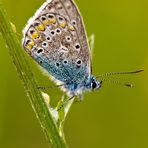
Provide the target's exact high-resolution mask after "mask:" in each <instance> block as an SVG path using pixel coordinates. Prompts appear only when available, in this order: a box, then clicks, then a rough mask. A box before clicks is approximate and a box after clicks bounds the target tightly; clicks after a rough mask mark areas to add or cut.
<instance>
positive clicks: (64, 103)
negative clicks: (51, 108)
mask: <svg viewBox="0 0 148 148" xmlns="http://www.w3.org/2000/svg"><path fill="white" fill-rule="evenodd" d="M74 98H75V96H72V97H70V98H68V99H67V100H65V101H64V102H63V104H62V105H61V106H60V107H59V108H58V109H57V111H59V110H61V109H62V108H63V107H64V105H66V103H67V102H68V101H70V100H72V99H74Z"/></svg>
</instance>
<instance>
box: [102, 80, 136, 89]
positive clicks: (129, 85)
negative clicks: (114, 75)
mask: <svg viewBox="0 0 148 148" xmlns="http://www.w3.org/2000/svg"><path fill="white" fill-rule="evenodd" d="M101 80H102V81H103V82H104V81H107V82H109V83H113V84H118V85H121V86H125V87H129V88H133V87H134V85H133V84H131V83H122V82H120V81H117V80H109V79H101Z"/></svg>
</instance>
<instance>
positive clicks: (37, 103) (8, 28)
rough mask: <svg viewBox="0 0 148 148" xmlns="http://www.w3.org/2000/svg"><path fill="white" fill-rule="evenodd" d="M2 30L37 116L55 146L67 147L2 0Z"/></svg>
mask: <svg viewBox="0 0 148 148" xmlns="http://www.w3.org/2000/svg"><path fill="white" fill-rule="evenodd" d="M0 32H1V34H2V36H3V38H4V40H5V43H6V45H7V48H8V49H9V52H10V54H11V56H12V59H13V62H14V64H15V67H16V69H17V72H18V74H19V76H20V78H21V80H22V82H23V85H24V88H25V91H26V93H27V95H28V97H29V100H30V102H31V105H32V107H33V109H34V111H35V113H36V116H37V118H38V119H39V122H40V124H41V127H42V129H43V131H44V132H45V134H46V136H47V139H48V141H49V142H50V144H51V145H52V147H53V148H66V147H67V146H66V143H65V141H64V139H63V138H62V137H61V136H60V134H59V131H58V127H57V124H56V122H55V121H54V119H53V117H52V114H51V113H50V111H49V109H48V107H47V105H46V103H45V101H44V98H43V97H42V95H41V92H40V91H39V90H38V89H37V83H36V80H35V78H34V76H33V74H32V72H31V69H30V67H29V64H28V62H27V60H26V59H25V53H24V51H23V49H22V46H21V44H20V41H19V40H18V38H17V35H16V33H15V32H14V30H13V28H12V25H11V23H10V22H9V19H8V17H7V14H6V11H5V10H4V8H3V6H2V3H1V2H0Z"/></svg>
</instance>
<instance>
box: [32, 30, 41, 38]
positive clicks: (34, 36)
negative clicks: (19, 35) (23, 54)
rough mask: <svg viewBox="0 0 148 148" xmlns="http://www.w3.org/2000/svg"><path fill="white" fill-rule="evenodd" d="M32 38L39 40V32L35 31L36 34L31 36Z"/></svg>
mask: <svg viewBox="0 0 148 148" xmlns="http://www.w3.org/2000/svg"><path fill="white" fill-rule="evenodd" d="M31 37H32V38H33V39H38V38H39V37H40V35H39V33H38V32H37V31H35V32H34V33H32V34H31Z"/></svg>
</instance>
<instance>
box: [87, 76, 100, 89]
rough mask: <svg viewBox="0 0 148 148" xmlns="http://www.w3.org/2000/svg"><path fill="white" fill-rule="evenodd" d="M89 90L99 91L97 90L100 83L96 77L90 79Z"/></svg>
mask: <svg viewBox="0 0 148 148" xmlns="http://www.w3.org/2000/svg"><path fill="white" fill-rule="evenodd" d="M90 84H91V89H92V90H97V89H99V88H101V86H102V81H98V80H97V79H96V77H92V78H91V83H90Z"/></svg>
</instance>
